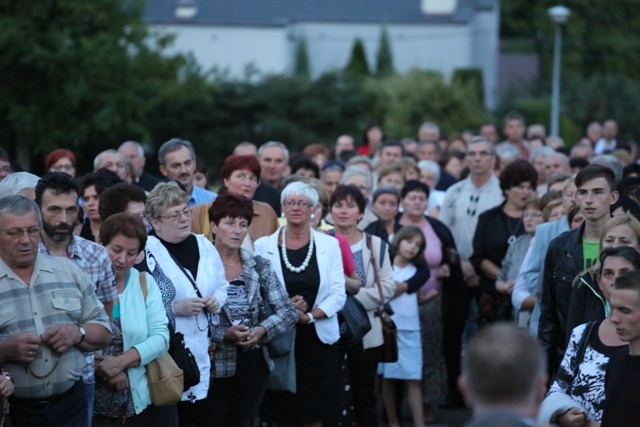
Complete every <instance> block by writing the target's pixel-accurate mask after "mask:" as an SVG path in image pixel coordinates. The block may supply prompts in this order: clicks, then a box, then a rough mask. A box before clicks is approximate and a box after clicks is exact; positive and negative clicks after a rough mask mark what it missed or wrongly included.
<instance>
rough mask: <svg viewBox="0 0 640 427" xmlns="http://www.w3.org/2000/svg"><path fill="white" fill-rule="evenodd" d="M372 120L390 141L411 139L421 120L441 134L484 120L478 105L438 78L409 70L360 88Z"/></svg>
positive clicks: (462, 92)
mask: <svg viewBox="0 0 640 427" xmlns="http://www.w3.org/2000/svg"><path fill="white" fill-rule="evenodd" d="M364 91H365V93H366V94H367V95H368V97H369V100H370V104H371V107H370V108H371V111H372V112H373V117H374V118H375V119H378V120H380V121H381V122H382V123H383V125H384V129H385V133H387V135H389V136H391V137H392V138H402V137H407V136H414V135H416V133H417V131H418V127H419V126H420V124H421V123H422V122H424V121H433V122H436V123H438V125H439V126H440V129H441V130H442V131H443V133H444V134H447V133H452V132H460V131H461V130H462V129H466V128H477V127H478V126H479V125H480V124H481V123H482V121H483V120H484V119H485V112H484V109H483V106H482V103H481V102H478V101H477V100H474V99H472V98H470V97H469V96H468V94H467V93H466V91H465V90H464V89H463V88H461V87H455V86H448V85H446V84H445V82H444V79H443V77H442V75H440V74H439V73H433V72H424V71H420V70H412V71H410V72H409V73H408V74H407V75H406V76H392V77H388V78H384V79H368V80H367V81H366V82H365V85H364Z"/></svg>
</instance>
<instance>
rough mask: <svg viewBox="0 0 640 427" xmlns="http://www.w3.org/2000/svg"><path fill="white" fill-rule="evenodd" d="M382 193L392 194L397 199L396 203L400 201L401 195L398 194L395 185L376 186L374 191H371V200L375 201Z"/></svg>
mask: <svg viewBox="0 0 640 427" xmlns="http://www.w3.org/2000/svg"><path fill="white" fill-rule="evenodd" d="M383 194H391V195H392V196H395V197H396V198H397V199H398V204H400V201H401V200H402V197H401V196H400V192H399V191H398V189H397V188H395V187H388V186H383V187H378V188H376V191H374V192H373V196H372V197H371V200H372V201H373V202H375V201H376V200H378V197H380V196H382V195H383Z"/></svg>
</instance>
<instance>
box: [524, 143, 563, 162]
mask: <svg viewBox="0 0 640 427" xmlns="http://www.w3.org/2000/svg"><path fill="white" fill-rule="evenodd" d="M556 153H557V151H556V150H554V149H553V148H551V147H547V146H546V145H545V146H544V147H538V148H536V149H535V150H533V152H532V153H531V155H530V156H529V163H533V162H534V161H535V160H536V158H538V157H539V156H542V157H544V158H545V159H546V158H547V157H549V156H551V155H553V154H556Z"/></svg>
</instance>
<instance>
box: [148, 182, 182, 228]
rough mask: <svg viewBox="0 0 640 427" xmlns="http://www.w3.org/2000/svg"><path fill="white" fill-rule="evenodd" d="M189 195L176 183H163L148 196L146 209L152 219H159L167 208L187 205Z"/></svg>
mask: <svg viewBox="0 0 640 427" xmlns="http://www.w3.org/2000/svg"><path fill="white" fill-rule="evenodd" d="M188 201H189V195H188V194H187V193H186V192H185V191H184V190H182V189H181V188H180V186H179V185H178V184H177V183H176V182H173V181H171V182H161V183H159V184H158V185H156V186H155V187H154V188H153V190H151V192H150V193H149V195H148V196H147V202H146V203H145V209H146V211H147V215H148V216H149V217H150V218H154V219H157V218H159V217H160V215H161V214H162V211H163V210H164V209H166V208H171V207H174V206H178V205H181V204H183V203H187V202H188Z"/></svg>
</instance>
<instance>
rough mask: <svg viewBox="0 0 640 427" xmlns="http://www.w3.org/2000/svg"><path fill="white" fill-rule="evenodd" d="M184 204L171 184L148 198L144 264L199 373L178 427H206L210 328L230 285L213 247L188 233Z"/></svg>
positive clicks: (186, 395)
mask: <svg viewBox="0 0 640 427" xmlns="http://www.w3.org/2000/svg"><path fill="white" fill-rule="evenodd" d="M188 201H189V195H188V194H187V193H185V192H184V191H183V190H181V189H180V187H179V186H178V184H176V183H175V182H168V183H160V184H158V185H156V187H155V188H154V189H153V190H152V191H151V193H149V195H148V197H147V202H146V209H147V213H148V215H149V222H150V224H151V226H152V227H153V230H152V231H151V233H150V236H149V238H148V239H147V245H146V247H145V263H146V270H147V271H149V272H150V273H151V274H152V276H153V278H154V279H155V281H156V283H157V284H158V287H159V288H160V292H161V294H162V301H163V303H164V308H165V311H166V312H167V317H168V318H169V321H170V322H171V324H172V325H174V327H175V330H176V332H181V333H182V334H184V341H185V345H186V347H188V348H189V349H190V350H191V352H192V353H193V355H194V357H195V359H196V362H197V363H198V368H199V369H200V382H199V383H198V384H196V385H194V386H193V387H191V388H189V389H188V390H187V391H185V392H184V394H183V395H182V402H180V403H179V404H178V413H179V417H180V425H195V426H204V425H206V424H207V418H208V411H209V406H210V405H208V403H207V396H208V392H209V386H210V377H211V362H212V361H211V358H210V357H211V356H210V351H209V350H210V344H211V325H212V324H217V323H218V321H219V319H218V314H217V313H219V312H220V308H221V306H222V305H224V303H225V302H226V299H227V288H228V286H229V283H228V282H227V280H226V279H225V274H224V267H223V265H222V261H221V260H220V256H219V254H218V251H217V250H216V249H215V247H214V246H213V244H212V243H211V242H210V241H209V240H207V239H206V238H205V237H204V236H202V235H197V234H193V233H192V232H191V209H190V208H189V206H188V204H187V203H188ZM211 355H213V352H211Z"/></svg>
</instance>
